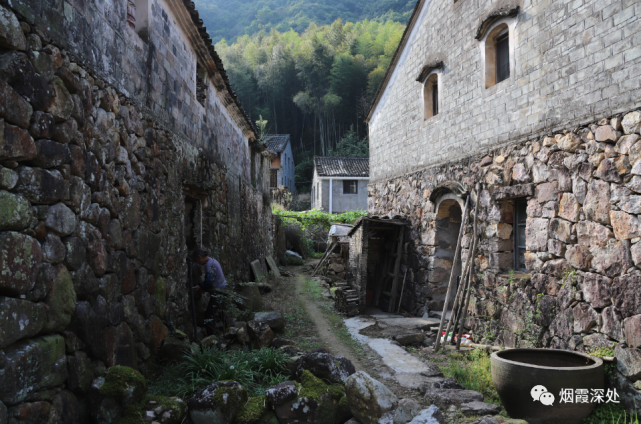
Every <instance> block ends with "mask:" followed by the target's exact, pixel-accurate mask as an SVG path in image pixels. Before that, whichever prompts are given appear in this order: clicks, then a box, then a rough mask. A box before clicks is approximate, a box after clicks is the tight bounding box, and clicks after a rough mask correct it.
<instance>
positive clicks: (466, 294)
mask: <svg viewBox="0 0 641 424" xmlns="http://www.w3.org/2000/svg"><path fill="white" fill-rule="evenodd" d="M480 188H481V187H480V184H477V185H476V201H475V202H474V239H473V243H472V251H471V253H470V262H471V265H470V266H471V268H470V273H469V275H468V277H467V286H466V287H465V291H464V292H463V299H464V300H465V306H464V307H463V311H462V313H461V320H460V322H458V323H457V325H458V329H459V330H458V337H457V339H456V350H461V336H462V335H463V326H464V325H465V318H466V317H467V308H469V306H470V298H471V297H472V291H471V288H472V280H473V278H474V277H473V275H474V255H476V247H477V245H478V226H477V220H478V216H479V196H480V193H481V189H480ZM454 331H456V327H454Z"/></svg>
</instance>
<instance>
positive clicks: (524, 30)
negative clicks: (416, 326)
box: [350, 0, 641, 410]
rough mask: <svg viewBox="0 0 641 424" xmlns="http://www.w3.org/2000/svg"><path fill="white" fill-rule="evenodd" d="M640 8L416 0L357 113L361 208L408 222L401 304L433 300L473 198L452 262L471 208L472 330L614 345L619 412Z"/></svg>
mask: <svg viewBox="0 0 641 424" xmlns="http://www.w3.org/2000/svg"><path fill="white" fill-rule="evenodd" d="M639 12H641V4H639V2H635V1H610V0H607V1H583V2H572V1H563V0H562V1H555V2H533V1H512V2H510V1H481V0H470V1H465V0H459V1H455V2H454V1H452V2H434V1H431V0H420V1H419V2H418V3H417V6H416V10H415V13H414V15H413V16H412V18H411V20H410V23H409V25H408V29H407V31H406V33H405V35H404V37H403V40H402V41H401V44H400V47H399V49H398V51H397V53H396V55H395V57H394V59H393V61H392V65H391V66H390V69H389V71H388V73H387V75H386V77H385V79H384V81H383V84H382V86H381V88H380V90H379V92H378V94H377V97H376V99H375V101H374V104H373V107H372V109H371V111H370V115H369V118H368V121H369V135H370V154H371V157H370V160H371V180H370V184H369V198H368V211H369V212H370V214H371V215H376V216H381V217H383V216H387V217H389V218H397V219H400V218H402V219H403V220H404V221H405V222H406V223H407V224H408V228H407V230H406V233H405V236H406V244H405V246H404V247H403V262H402V271H403V272H404V271H405V270H407V279H408V281H409V287H406V288H405V290H409V293H411V298H412V301H411V302H410V301H407V302H408V303H407V304H405V303H404V304H403V306H404V307H405V308H409V310H410V311H411V312H413V313H415V314H418V315H423V314H424V313H430V312H431V311H434V312H440V311H441V310H442V309H443V306H444V295H445V291H446V289H447V284H448V281H449V277H450V274H451V272H452V263H453V259H454V253H455V248H456V242H457V234H458V230H459V228H460V227H461V225H462V221H463V219H462V218H463V217H462V215H463V214H462V212H463V209H464V204H465V201H466V199H467V197H468V196H471V201H470V203H471V205H472V210H471V211H470V218H469V219H468V224H467V226H466V227H465V228H464V237H463V240H462V253H461V260H462V262H465V261H466V260H467V257H468V256H469V255H470V252H469V249H470V247H471V245H472V225H471V221H472V219H471V217H472V216H473V215H472V214H474V213H476V210H477V209H478V220H479V226H478V229H479V238H478V249H477V251H476V254H475V255H474V258H473V261H474V262H473V263H474V273H473V275H474V285H473V290H474V292H473V298H472V301H471V304H470V314H471V319H470V321H469V323H470V327H471V331H472V333H473V336H474V338H475V341H477V342H481V343H490V344H499V345H504V346H507V347H517V346H520V347H527V346H537V347H547V348H555V349H571V350H581V351H586V352H601V353H603V352H607V353H608V354H610V353H611V354H613V356H615V357H616V359H617V364H616V368H617V370H616V372H614V374H613V378H612V384H614V385H615V387H617V388H618V391H619V394H621V396H622V399H623V400H624V403H625V405H626V406H627V407H628V408H629V409H630V410H635V409H636V410H638V409H639V408H641V382H640V380H641V350H640V349H639V348H640V347H641V297H640V295H639V293H641V270H640V268H641V244H639V242H641V227H640V226H639V225H640V224H639V214H640V213H641V208H640V207H639V200H640V199H641V197H640V193H641V185H639V182H640V181H641V179H640V178H641V177H640V175H641V174H640V173H641V162H640V161H638V160H639V158H641V154H639V152H640V151H641V142H639V139H640V135H639V134H640V130H641V112H639V111H638V108H639V107H640V106H641V83H640V81H641V79H640V78H639V75H640V74H641V66H639V65H640V64H641V37H640V36H639V35H638V34H639V30H640V29H641V22H640V21H639V20H638V14H639ZM477 184H479V185H480V190H479V192H478V194H477V193H476V190H475V187H476V186H477ZM367 236H368V234H362V235H360V236H359V237H361V238H363V237H367ZM370 244H371V241H370ZM356 262H357V261H356ZM350 271H352V270H350ZM354 271H355V270H354ZM454 272H455V273H456V274H458V273H460V270H458V269H457V270H454ZM364 283H365V282H361V281H357V280H356V279H354V278H352V284H353V285H356V286H358V287H360V286H363V284H364ZM360 295H361V297H363V296H365V294H364V293H363V291H362V290H361V292H360ZM362 301H363V302H364V300H362ZM404 302H405V301H404Z"/></svg>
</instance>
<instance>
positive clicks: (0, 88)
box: [0, 79, 33, 128]
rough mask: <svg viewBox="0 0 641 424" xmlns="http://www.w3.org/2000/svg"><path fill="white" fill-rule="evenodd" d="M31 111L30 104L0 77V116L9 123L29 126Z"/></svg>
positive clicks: (23, 126)
mask: <svg viewBox="0 0 641 424" xmlns="http://www.w3.org/2000/svg"><path fill="white" fill-rule="evenodd" d="M32 113H33V108H32V107H31V105H30V104H29V103H27V101H26V100H24V99H23V98H22V96H20V95H19V94H18V93H16V92H15V91H14V90H13V88H11V87H10V86H9V84H7V83H6V82H4V81H3V80H1V79H0V118H4V119H5V121H6V122H7V123H9V124H13V125H17V126H19V127H21V128H29V121H30V120H31V115H32Z"/></svg>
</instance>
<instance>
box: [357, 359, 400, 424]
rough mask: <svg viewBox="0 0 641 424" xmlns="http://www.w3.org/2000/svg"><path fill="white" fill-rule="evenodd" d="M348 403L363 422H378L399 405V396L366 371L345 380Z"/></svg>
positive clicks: (365, 423) (367, 423)
mask: <svg viewBox="0 0 641 424" xmlns="http://www.w3.org/2000/svg"><path fill="white" fill-rule="evenodd" d="M345 393H346V395H347V403H348V404H349V409H350V411H351V412H352V414H353V415H354V417H355V418H356V419H357V420H358V421H359V422H361V423H363V424H376V423H378V420H379V419H380V418H381V417H382V416H383V415H384V414H385V413H387V412H389V411H391V410H393V409H395V408H396V406H397V405H398V398H397V397H396V395H394V393H392V392H391V391H390V390H389V389H388V388H387V387H385V386H384V385H383V384H382V383H381V382H379V381H377V380H374V379H373V378H372V377H370V376H369V374H367V373H366V372H364V371H359V372H357V373H355V374H352V375H351V376H350V377H349V378H347V380H345Z"/></svg>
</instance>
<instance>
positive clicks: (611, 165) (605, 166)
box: [594, 158, 621, 183]
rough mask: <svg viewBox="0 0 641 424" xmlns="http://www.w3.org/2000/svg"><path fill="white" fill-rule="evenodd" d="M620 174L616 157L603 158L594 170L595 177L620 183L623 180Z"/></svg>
mask: <svg viewBox="0 0 641 424" xmlns="http://www.w3.org/2000/svg"><path fill="white" fill-rule="evenodd" d="M619 174H620V172H619V167H618V166H617V162H616V161H615V159H614V158H610V159H604V160H602V161H601V163H600V164H599V167H598V168H597V170H596V171H595V172H594V176H595V177H597V178H600V179H602V180H603V181H608V182H611V183H618V182H620V181H621V176H620V175H619Z"/></svg>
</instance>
